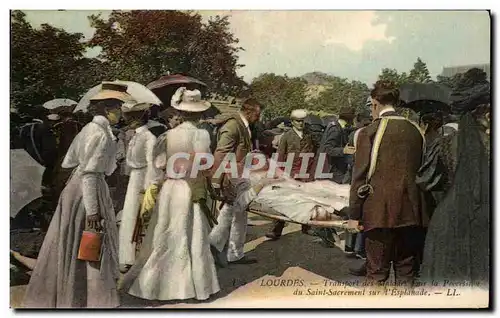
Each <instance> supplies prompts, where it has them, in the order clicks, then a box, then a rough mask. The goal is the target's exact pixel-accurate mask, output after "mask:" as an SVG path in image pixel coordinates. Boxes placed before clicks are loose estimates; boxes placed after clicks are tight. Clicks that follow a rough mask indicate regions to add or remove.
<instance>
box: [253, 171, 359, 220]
mask: <svg viewBox="0 0 500 318" xmlns="http://www.w3.org/2000/svg"><path fill="white" fill-rule="evenodd" d="M349 189H350V186H349V185H348V184H337V183H335V182H333V181H327V180H321V181H314V182H307V183H300V182H290V181H284V182H280V183H276V184H273V185H269V186H266V187H265V188H263V189H262V191H261V192H260V193H259V195H258V196H257V198H255V199H254V201H255V202H257V203H259V204H262V205H264V206H266V207H269V208H272V209H273V210H275V211H276V212H279V213H281V214H283V215H285V216H287V217H288V218H290V219H292V220H293V221H295V222H299V223H307V222H309V221H310V220H311V217H312V214H313V212H314V209H315V208H316V207H317V206H320V207H323V208H324V209H325V210H327V211H328V212H330V213H333V212H334V211H335V210H336V211H340V210H342V209H343V208H344V207H347V206H348V205H349Z"/></svg>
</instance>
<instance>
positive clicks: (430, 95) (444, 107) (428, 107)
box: [399, 83, 451, 114]
mask: <svg viewBox="0 0 500 318" xmlns="http://www.w3.org/2000/svg"><path fill="white" fill-rule="evenodd" d="M399 90H400V99H401V101H402V104H401V105H400V106H401V107H406V108H410V109H412V110H414V111H415V112H416V113H419V114H422V113H434V112H443V113H449V112H450V106H449V104H450V96H451V89H449V88H448V87H446V86H443V85H440V84H436V83H408V84H403V85H401V87H400V89H399Z"/></svg>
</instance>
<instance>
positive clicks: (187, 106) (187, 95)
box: [170, 87, 211, 113]
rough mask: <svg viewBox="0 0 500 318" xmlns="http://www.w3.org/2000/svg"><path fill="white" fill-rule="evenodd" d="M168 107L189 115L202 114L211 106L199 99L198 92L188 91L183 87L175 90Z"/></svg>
mask: <svg viewBox="0 0 500 318" xmlns="http://www.w3.org/2000/svg"><path fill="white" fill-rule="evenodd" d="M170 105H171V106H172V107H173V108H175V109H177V110H180V111H184V112H190V113H198V112H204V111H206V110H207V109H209V108H210V106H211V104H210V103H209V102H207V101H204V100H202V99H201V92H200V91H199V90H197V89H195V90H194V91H190V90H188V89H187V88H185V87H179V89H177V91H176V92H175V94H174V96H172V100H171V103H170Z"/></svg>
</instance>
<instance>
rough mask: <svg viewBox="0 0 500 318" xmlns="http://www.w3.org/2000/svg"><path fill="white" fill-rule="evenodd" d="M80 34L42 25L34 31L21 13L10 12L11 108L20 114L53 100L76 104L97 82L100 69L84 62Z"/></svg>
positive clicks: (90, 62)
mask: <svg viewBox="0 0 500 318" xmlns="http://www.w3.org/2000/svg"><path fill="white" fill-rule="evenodd" d="M82 41H83V34H81V33H68V32H66V31H64V30H62V29H58V28H54V27H52V26H50V25H48V24H42V25H41V27H40V28H39V29H35V28H33V27H32V26H31V25H30V24H29V23H28V22H27V21H26V14H25V13H24V12H22V11H12V12H11V104H12V105H13V106H15V107H16V108H18V109H19V110H20V111H26V110H28V109H29V108H30V107H32V106H33V105H41V104H43V103H45V102H46V101H49V100H51V99H54V98H70V99H74V100H79V98H80V97H81V95H82V94H83V93H85V91H86V89H88V87H90V86H92V85H93V84H95V82H96V80H97V79H96V78H95V77H94V75H95V72H93V71H92V70H95V69H97V68H98V67H99V66H100V62H99V61H98V60H95V59H88V58H84V57H83V54H84V53H85V50H86V45H85V44H84V43H83V42H82Z"/></svg>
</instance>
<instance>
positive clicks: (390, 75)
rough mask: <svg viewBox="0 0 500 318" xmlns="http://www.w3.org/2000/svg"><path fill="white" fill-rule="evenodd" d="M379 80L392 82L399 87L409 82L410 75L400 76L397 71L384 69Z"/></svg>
mask: <svg viewBox="0 0 500 318" xmlns="http://www.w3.org/2000/svg"><path fill="white" fill-rule="evenodd" d="M378 79H379V80H382V81H391V82H393V83H395V84H396V85H398V86H399V85H401V84H403V83H406V82H408V74H407V73H406V72H403V73H401V74H399V73H398V71H396V70H395V69H392V68H384V69H382V73H381V74H380V75H379V76H378Z"/></svg>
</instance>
